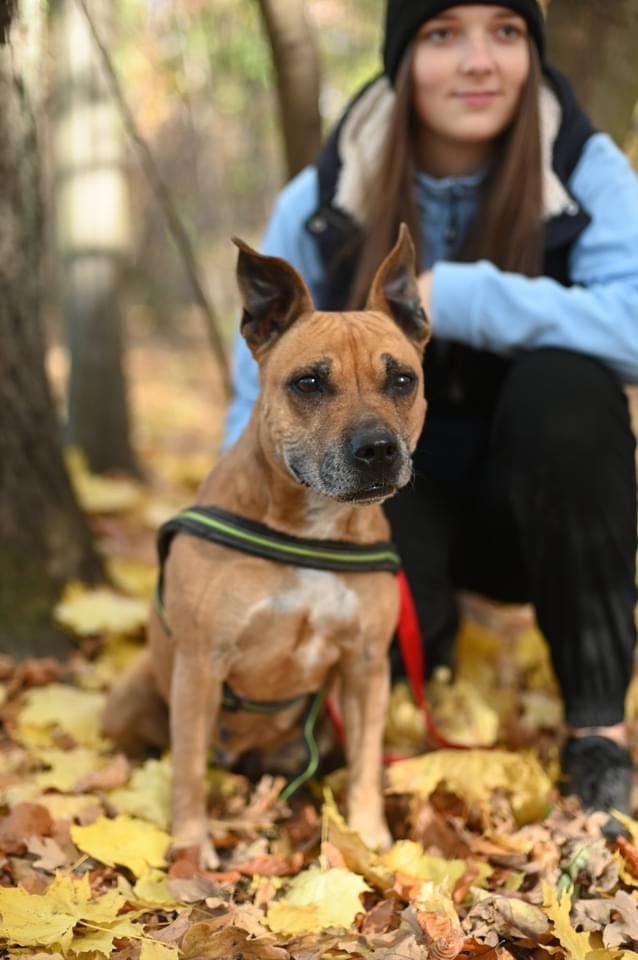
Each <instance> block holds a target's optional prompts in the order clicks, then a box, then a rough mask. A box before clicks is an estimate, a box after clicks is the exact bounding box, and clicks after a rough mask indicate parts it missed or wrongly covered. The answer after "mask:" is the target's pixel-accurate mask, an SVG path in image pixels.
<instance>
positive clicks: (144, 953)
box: [140, 940, 179, 960]
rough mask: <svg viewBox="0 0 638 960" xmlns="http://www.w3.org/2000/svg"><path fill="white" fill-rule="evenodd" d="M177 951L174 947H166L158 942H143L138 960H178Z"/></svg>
mask: <svg viewBox="0 0 638 960" xmlns="http://www.w3.org/2000/svg"><path fill="white" fill-rule="evenodd" d="M178 957H179V951H178V949H177V947H176V946H172V945H171V946H167V945H166V944H164V943H160V942H159V940H144V941H143V942H142V950H141V953H140V960H178Z"/></svg>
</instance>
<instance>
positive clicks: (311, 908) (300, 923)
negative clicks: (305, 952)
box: [266, 867, 370, 933]
mask: <svg viewBox="0 0 638 960" xmlns="http://www.w3.org/2000/svg"><path fill="white" fill-rule="evenodd" d="M368 890H370V887H369V886H368V884H367V883H366V882H365V880H363V879H362V878H361V877H359V876H357V874H355V873H351V872H350V871H349V870H341V869H339V868H332V869H330V870H320V869H319V868H318V867H310V868H309V869H308V870H305V871H304V872H303V873H300V874H299V876H297V877H295V879H294V880H293V881H292V883H291V884H290V885H289V886H288V887H287V889H286V891H285V897H284V898H282V899H280V900H276V901H274V902H272V903H271V904H270V905H269V907H268V914H267V918H266V923H267V924H268V926H269V927H270V929H271V930H274V931H275V932H277V933H300V932H303V931H313V930H323V929H324V928H325V927H344V928H348V927H350V926H351V924H352V923H353V921H354V918H355V917H356V915H357V914H358V913H361V912H362V911H363V904H362V903H361V899H360V897H361V894H362V893H364V892H366V891H368Z"/></svg>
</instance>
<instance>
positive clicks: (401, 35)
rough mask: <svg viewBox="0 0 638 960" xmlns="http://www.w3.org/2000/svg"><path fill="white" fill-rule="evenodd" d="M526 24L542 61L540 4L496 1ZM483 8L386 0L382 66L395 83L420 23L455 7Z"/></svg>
mask: <svg viewBox="0 0 638 960" xmlns="http://www.w3.org/2000/svg"><path fill="white" fill-rule="evenodd" d="M497 2H498V4H499V6H503V7H508V8H509V9H510V10H513V11H514V13H518V14H519V16H521V17H523V18H524V19H525V21H526V22H527V26H528V29H529V32H530V36H531V38H532V40H534V42H535V44H536V46H537V47H538V52H539V53H540V56H541V60H542V59H543V56H544V53H545V31H544V23H543V4H542V0H497ZM459 3H462V4H467V3H471V4H485V3H486V0H388V7H387V11H386V17H385V40H384V43H383V66H384V69H385V73H386V74H387V76H388V77H389V78H390V80H392V81H393V82H394V79H395V77H396V75H397V71H398V69H399V64H400V63H401V60H402V59H403V54H404V53H405V48H406V47H407V45H408V43H409V42H410V40H411V39H412V37H413V36H414V35H415V33H416V32H417V30H418V29H419V27H420V26H421V24H422V23H425V21H426V20H431V19H432V18H433V17H435V16H436V15H437V14H438V13H441V11H443V10H447V8H448V7H454V6H457V4H459Z"/></svg>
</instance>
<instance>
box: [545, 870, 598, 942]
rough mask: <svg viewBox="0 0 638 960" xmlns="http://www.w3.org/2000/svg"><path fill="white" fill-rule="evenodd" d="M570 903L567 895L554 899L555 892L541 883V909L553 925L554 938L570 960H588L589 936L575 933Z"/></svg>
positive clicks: (546, 884)
mask: <svg viewBox="0 0 638 960" xmlns="http://www.w3.org/2000/svg"><path fill="white" fill-rule="evenodd" d="M571 906H572V901H571V897H570V896H569V895H568V894H566V893H565V894H563V897H562V899H561V901H560V903H559V902H558V900H557V899H556V890H555V889H554V887H552V886H551V885H550V884H549V883H547V882H546V881H543V909H544V911H545V913H546V914H547V916H548V917H549V919H550V920H551V921H552V923H553V924H554V936H555V937H556V939H557V940H558V941H559V943H560V945H561V946H562V947H563V949H564V950H565V953H566V954H567V956H568V957H569V958H570V960H588V957H589V954H590V952H591V951H592V943H591V934H589V933H576V931H575V930H574V928H573V926H572V922H571V919H570V916H569V914H570V911H571Z"/></svg>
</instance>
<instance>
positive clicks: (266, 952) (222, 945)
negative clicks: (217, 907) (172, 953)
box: [180, 921, 290, 960]
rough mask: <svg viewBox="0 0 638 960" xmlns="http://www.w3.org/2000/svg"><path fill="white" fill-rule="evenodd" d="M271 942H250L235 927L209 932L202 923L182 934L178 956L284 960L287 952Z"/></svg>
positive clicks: (185, 959) (193, 959)
mask: <svg viewBox="0 0 638 960" xmlns="http://www.w3.org/2000/svg"><path fill="white" fill-rule="evenodd" d="M213 933H214V936H213V935H212V934H213ZM274 943H276V940H275V938H274V937H269V938H264V939H262V938H259V939H258V940H251V939H250V937H249V935H248V934H247V933H246V931H245V930H239V929H236V928H231V927H226V929H225V930H220V931H216V930H214V929H212V930H211V924H210V923H209V922H208V921H202V922H201V923H195V924H193V926H192V927H191V928H190V930H188V931H187V933H186V934H185V935H184V939H183V940H182V946H181V950H180V954H181V957H182V960H229V957H234V956H236V957H241V958H242V960H288V958H289V957H290V954H289V953H288V951H287V950H284V949H283V947H276V946H273V944H274Z"/></svg>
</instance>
